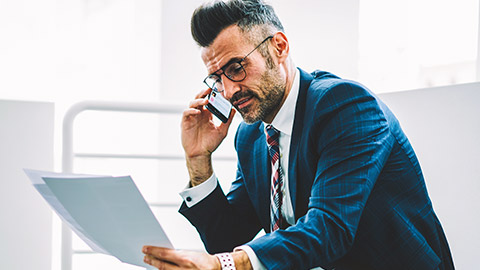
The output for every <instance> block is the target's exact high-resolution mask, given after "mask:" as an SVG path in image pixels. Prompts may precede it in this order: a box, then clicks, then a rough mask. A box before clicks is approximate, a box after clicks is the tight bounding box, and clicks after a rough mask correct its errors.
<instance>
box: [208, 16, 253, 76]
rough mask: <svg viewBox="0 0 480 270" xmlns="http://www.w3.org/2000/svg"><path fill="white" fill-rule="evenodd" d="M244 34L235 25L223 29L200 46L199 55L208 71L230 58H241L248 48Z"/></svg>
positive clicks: (220, 65) (213, 70)
mask: <svg viewBox="0 0 480 270" xmlns="http://www.w3.org/2000/svg"><path fill="white" fill-rule="evenodd" d="M248 46H249V45H248V40H247V38H246V35H245V34H244V33H242V32H241V30H240V28H239V27H238V26H236V25H232V26H229V27H227V28H225V29H223V30H222V31H221V32H220V34H218V36H217V38H215V40H214V41H213V43H212V44H211V45H210V46H208V47H205V48H202V50H201V55H202V60H203V63H204V64H205V66H206V67H207V70H208V73H209V74H210V73H213V72H215V71H217V70H219V69H220V68H221V67H222V66H223V65H225V64H226V63H227V62H228V61H230V60H231V59H232V58H242V57H243V56H244V54H245V53H247V52H246V49H247V48H248Z"/></svg>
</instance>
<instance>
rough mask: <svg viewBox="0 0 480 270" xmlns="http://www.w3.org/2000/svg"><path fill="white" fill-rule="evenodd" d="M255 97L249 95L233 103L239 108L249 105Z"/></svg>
mask: <svg viewBox="0 0 480 270" xmlns="http://www.w3.org/2000/svg"><path fill="white" fill-rule="evenodd" d="M252 99H253V96H248V97H243V98H241V99H239V100H237V101H235V102H234V103H233V106H234V107H235V108H237V109H239V110H241V109H243V108H245V107H247V106H248V105H250V103H251V101H252Z"/></svg>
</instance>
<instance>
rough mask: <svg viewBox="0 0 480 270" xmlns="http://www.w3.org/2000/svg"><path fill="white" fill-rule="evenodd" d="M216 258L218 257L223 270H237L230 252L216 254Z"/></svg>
mask: <svg viewBox="0 0 480 270" xmlns="http://www.w3.org/2000/svg"><path fill="white" fill-rule="evenodd" d="M215 256H217V258H218V260H219V261H220V265H221V266H222V270H236V268H235V262H234V261H233V257H232V254H230V253H229V252H225V253H219V254H215Z"/></svg>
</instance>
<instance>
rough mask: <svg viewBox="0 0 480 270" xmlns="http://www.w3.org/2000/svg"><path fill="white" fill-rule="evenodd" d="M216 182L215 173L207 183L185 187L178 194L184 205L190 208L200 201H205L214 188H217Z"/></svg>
mask: <svg viewBox="0 0 480 270" xmlns="http://www.w3.org/2000/svg"><path fill="white" fill-rule="evenodd" d="M217 185H218V181H217V177H216V176H215V173H213V174H212V176H210V178H208V179H207V181H205V182H203V183H201V184H200V185H198V186H194V187H190V186H189V185H188V186H187V187H185V189H184V190H183V191H181V192H180V193H179V194H180V196H181V197H182V198H183V200H184V201H185V204H186V205H187V206H188V207H192V206H194V205H195V204H197V203H199V202H200V201H201V200H203V199H205V197H207V196H208V195H210V193H212V192H213V191H214V190H215V188H217Z"/></svg>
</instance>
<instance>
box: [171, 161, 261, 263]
mask: <svg viewBox="0 0 480 270" xmlns="http://www.w3.org/2000/svg"><path fill="white" fill-rule="evenodd" d="M179 212H180V213H181V214H182V215H184V216H185V217H186V218H187V219H188V220H189V221H190V223H191V224H192V225H193V226H195V228H196V229H197V231H198V233H199V234H200V238H201V239H202V241H203V243H204V245H205V248H206V250H207V251H208V252H209V253H211V254H213V253H219V252H227V251H232V250H233V249H234V248H235V247H237V246H240V245H243V244H245V243H246V242H248V241H250V240H252V239H253V237H255V235H257V233H258V232H259V231H260V229H261V226H260V222H259V220H258V217H257V215H256V213H255V210H254V209H253V206H252V204H251V202H250V199H249V198H248V195H247V193H246V190H245V186H244V184H243V179H242V173H241V171H240V170H237V178H236V180H235V181H234V182H233V183H232V187H231V189H230V192H229V194H228V198H227V197H226V196H225V194H224V193H223V191H222V189H221V187H220V185H217V188H216V189H215V190H214V191H213V192H212V193H211V194H210V195H208V196H207V197H206V198H205V199H203V200H202V201H200V202H199V203H197V204H196V205H194V206H192V207H191V208H189V207H187V206H186V204H185V202H184V203H183V204H182V206H181V207H180V210H179Z"/></svg>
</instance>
